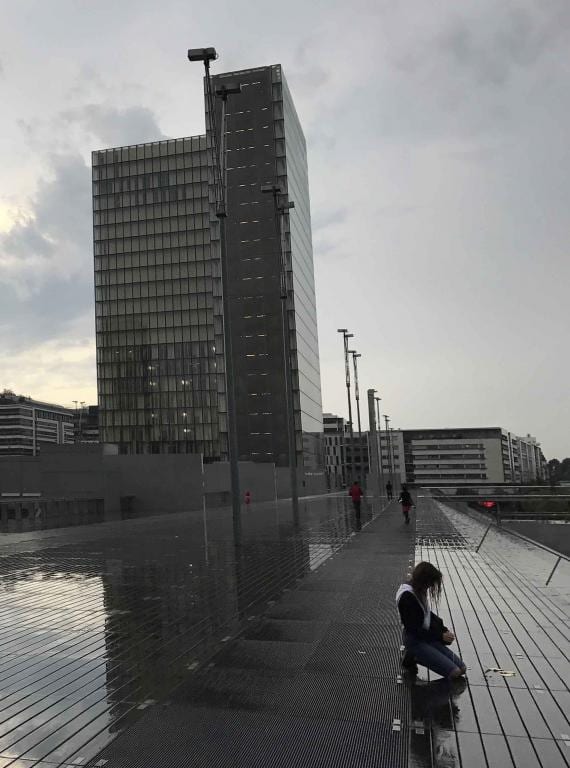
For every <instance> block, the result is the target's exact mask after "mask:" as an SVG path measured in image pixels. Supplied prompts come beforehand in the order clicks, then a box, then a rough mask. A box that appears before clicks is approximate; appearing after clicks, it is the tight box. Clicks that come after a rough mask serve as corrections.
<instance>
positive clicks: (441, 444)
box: [324, 414, 548, 490]
mask: <svg viewBox="0 0 570 768" xmlns="http://www.w3.org/2000/svg"><path fill="white" fill-rule="evenodd" d="M324 421H325V465H326V472H327V478H328V481H329V488H331V489H334V488H339V487H343V486H344V485H346V483H347V482H348V478H349V477H350V475H351V473H352V456H353V455H354V461H355V463H354V475H355V477H356V478H357V479H359V480H360V481H361V482H364V483H366V482H367V478H368V476H369V475H370V474H371V473H372V474H375V472H378V470H379V469H380V467H370V465H369V456H377V455H378V452H377V451H376V450H371V446H370V439H371V437H370V433H369V432H366V433H365V434H363V440H362V446H361V445H360V441H359V440H358V435H355V436H354V447H353V449H352V448H351V439H350V435H349V434H348V429H347V426H346V423H345V421H344V419H342V418H341V417H340V416H335V415H333V414H325V416H324ZM376 440H377V441H378V444H379V445H378V447H379V448H380V454H379V455H381V457H382V477H383V482H384V486H385V484H386V483H387V482H388V480H391V482H392V486H393V488H394V490H398V489H399V487H400V486H401V484H402V483H410V484H412V485H431V486H440V485H469V484H471V485H504V484H513V485H519V484H533V483H535V482H543V481H546V480H547V479H548V471H547V465H546V459H545V458H544V455H543V453H542V451H541V448H540V443H539V442H538V441H537V440H536V438H534V437H532V436H531V435H527V436H526V437H520V436H518V435H515V434H513V433H512V432H509V431H508V430H505V429H502V428H501V427H467V428H456V429H404V430H399V429H398V430H397V429H393V430H392V429H391V430H389V431H388V432H387V431H386V430H382V431H381V432H377V433H376ZM374 460H375V461H376V459H374Z"/></svg>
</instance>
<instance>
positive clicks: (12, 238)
mask: <svg viewBox="0 0 570 768" xmlns="http://www.w3.org/2000/svg"><path fill="white" fill-rule="evenodd" d="M48 161H49V164H50V166H51V174H50V177H49V178H47V179H46V178H43V179H40V181H39V183H38V189H37V193H36V195H35V197H34V199H33V200H32V201H31V206H30V211H29V213H28V214H27V216H26V218H25V219H24V220H22V221H18V222H16V223H15V224H14V225H13V226H12V228H11V229H10V230H9V231H8V232H6V233H3V234H0V265H1V268H2V269H1V272H0V282H4V283H8V284H10V285H12V286H13V287H15V288H16V290H17V291H18V292H19V293H20V294H21V295H24V296H25V295H27V294H29V293H36V292H37V291H38V290H40V289H41V288H42V286H43V284H44V283H45V282H46V280H50V281H51V280H53V279H54V278H55V277H57V278H59V279H60V280H61V281H62V282H65V281H66V280H68V279H69V278H70V277H71V276H74V275H76V274H81V273H84V272H85V267H86V259H87V255H88V251H87V249H86V246H87V244H88V243H89V237H90V232H91V214H90V208H91V197H90V189H89V184H90V174H89V170H88V168H87V166H86V164H85V161H84V160H83V158H82V157H81V156H80V155H77V154H70V155H55V156H51V157H49V158H48Z"/></svg>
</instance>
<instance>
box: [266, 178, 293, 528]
mask: <svg viewBox="0 0 570 768" xmlns="http://www.w3.org/2000/svg"><path fill="white" fill-rule="evenodd" d="M261 191H262V192H263V193H266V194H271V195H272V196H273V207H274V212H275V222H276V227H277V237H278V240H279V288H280V297H281V323H282V328H283V357H284V362H285V400H286V417H287V448H288V452H289V477H290V485H291V504H292V507H293V520H294V521H295V523H296V524H297V523H298V520H299V487H298V482H299V480H298V477H297V435H296V429H295V390H294V381H293V365H292V361H291V338H290V331H289V312H288V309H289V307H288V298H289V290H290V289H289V284H288V282H289V281H288V279H287V278H288V275H287V272H288V268H287V267H288V265H287V259H286V255H285V244H284V242H283V219H284V217H285V214H286V212H287V211H288V210H291V209H292V208H294V207H295V203H293V202H292V201H290V200H288V199H287V195H285V194H283V190H282V189H281V187H280V186H279V185H278V184H262V185H261ZM291 308H292V307H291Z"/></svg>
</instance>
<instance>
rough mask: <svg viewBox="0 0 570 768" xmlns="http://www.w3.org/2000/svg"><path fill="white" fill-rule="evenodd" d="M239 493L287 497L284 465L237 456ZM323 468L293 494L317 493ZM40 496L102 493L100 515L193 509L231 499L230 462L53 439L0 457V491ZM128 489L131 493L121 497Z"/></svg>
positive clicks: (90, 496)
mask: <svg viewBox="0 0 570 768" xmlns="http://www.w3.org/2000/svg"><path fill="white" fill-rule="evenodd" d="M240 487H241V494H242V501H243V496H244V494H245V491H247V490H249V491H250V493H251V500H252V502H253V503H255V502H260V501H271V500H273V499H275V498H276V496H277V498H288V497H290V495H291V492H290V484H289V470H288V469H287V468H286V467H285V468H283V467H279V468H277V469H276V468H275V467H274V465H273V464H269V463H268V464H257V463H253V462H247V461H246V462H240ZM325 491H326V488H325V476H324V474H323V475H321V476H309V475H307V476H304V475H303V472H302V470H299V495H301V496H302V495H310V494H317V493H323V492H325ZM2 492H5V493H19V494H23V493H39V494H41V496H42V497H43V498H52V499H55V498H58V499H103V500H104V505H105V518H106V519H107V520H109V519H116V518H120V517H121V516H138V515H154V514H160V513H168V512H183V511H186V510H188V511H191V510H199V509H201V508H202V505H203V494H204V493H205V497H206V504H207V506H208V507H210V508H212V507H220V506H226V505H229V504H230V503H231V497H230V471H229V464H227V463H222V462H220V463H215V464H206V465H204V468H203V473H202V460H201V457H200V456H199V455H195V454H156V455H154V454H152V455H150V454H140V455H118V454H117V452H116V451H114V450H109V449H108V448H107V447H106V446H103V445H89V444H84V445H75V446H53V447H51V446H50V448H49V449H46V450H43V449H42V453H41V454H40V456H38V457H35V458H29V457H17V458H16V457H15V458H13V459H12V458H10V459H7V458H2V459H0V493H2ZM127 497H130V498H129V499H128V500H127Z"/></svg>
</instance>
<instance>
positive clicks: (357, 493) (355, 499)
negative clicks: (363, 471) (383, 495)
mask: <svg viewBox="0 0 570 768" xmlns="http://www.w3.org/2000/svg"><path fill="white" fill-rule="evenodd" d="M348 495H349V496H350V498H351V499H352V505H353V507H354V510H355V512H360V503H361V501H362V497H363V496H364V493H363V491H362V488H361V487H360V483H359V482H358V480H355V481H354V483H353V484H352V485H351V486H350V488H349V491H348Z"/></svg>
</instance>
